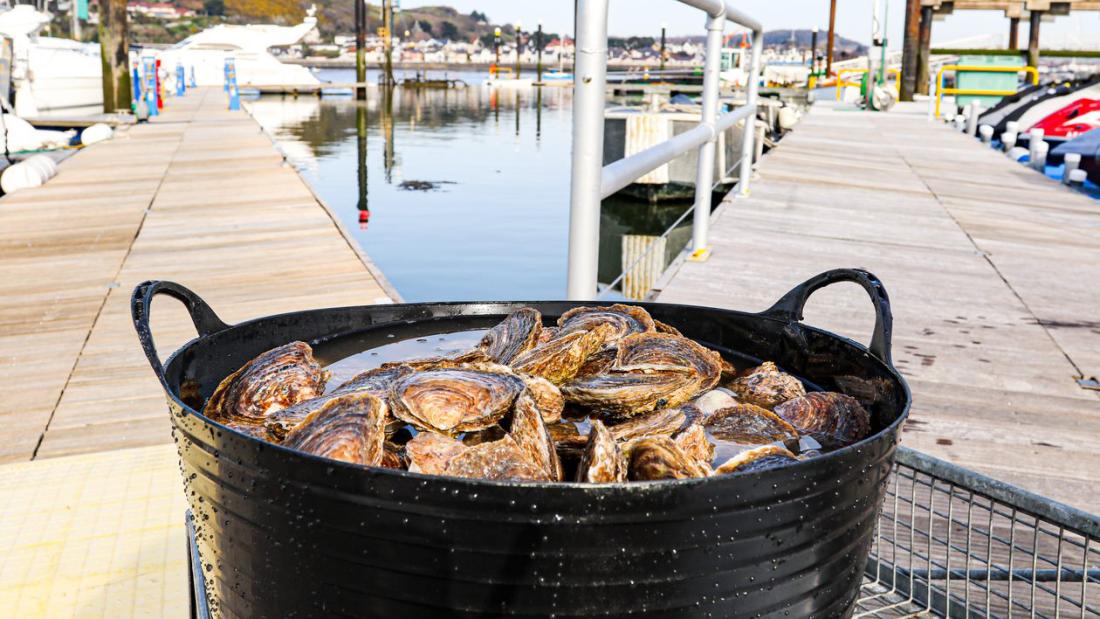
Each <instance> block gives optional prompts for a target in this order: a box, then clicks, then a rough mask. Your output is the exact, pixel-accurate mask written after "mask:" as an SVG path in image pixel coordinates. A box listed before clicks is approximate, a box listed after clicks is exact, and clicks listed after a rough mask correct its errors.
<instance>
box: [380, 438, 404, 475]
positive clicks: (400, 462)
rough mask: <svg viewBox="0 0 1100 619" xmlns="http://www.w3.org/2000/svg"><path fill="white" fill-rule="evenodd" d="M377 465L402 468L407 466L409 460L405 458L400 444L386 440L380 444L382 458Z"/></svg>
mask: <svg viewBox="0 0 1100 619" xmlns="http://www.w3.org/2000/svg"><path fill="white" fill-rule="evenodd" d="M378 466H381V467H384V468H387V469H400V470H404V469H407V468H409V461H408V459H406V458H405V454H404V450H403V449H402V448H401V447H400V446H398V445H394V444H393V443H390V442H387V443H385V444H384V445H383V446H382V460H381V461H380V462H379V463H378Z"/></svg>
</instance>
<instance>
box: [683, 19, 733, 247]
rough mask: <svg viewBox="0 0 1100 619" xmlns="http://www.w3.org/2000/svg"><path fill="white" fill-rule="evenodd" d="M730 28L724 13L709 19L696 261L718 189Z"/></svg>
mask: <svg viewBox="0 0 1100 619" xmlns="http://www.w3.org/2000/svg"><path fill="white" fill-rule="evenodd" d="M725 27H726V16H725V14H724V12H723V13H722V14H720V15H717V16H715V15H708V16H707V50H706V60H705V64H704V66H703V114H702V124H703V125H706V126H708V127H710V130H711V133H710V139H709V140H707V141H706V142H704V143H703V145H702V146H700V147H699V166H698V168H697V169H696V172H695V212H694V213H693V215H692V226H691V247H692V250H693V256H694V257H695V258H704V257H705V256H706V251H707V231H708V230H707V228H708V226H709V224H710V195H711V191H712V189H713V186H714V149H715V145H716V143H717V141H718V131H717V129H716V127H715V122H716V121H717V119H718V71H719V69H720V68H721V61H722V33H723V31H724V30H725Z"/></svg>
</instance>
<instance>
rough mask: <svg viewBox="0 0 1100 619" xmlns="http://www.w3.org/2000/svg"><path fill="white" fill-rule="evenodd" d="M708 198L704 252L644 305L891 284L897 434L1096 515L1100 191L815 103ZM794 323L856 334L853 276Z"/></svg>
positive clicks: (971, 143)
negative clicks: (902, 411) (827, 275)
mask: <svg viewBox="0 0 1100 619" xmlns="http://www.w3.org/2000/svg"><path fill="white" fill-rule="evenodd" d="M758 175H759V180H754V181H753V183H752V186H751V188H752V191H751V195H750V196H749V197H748V198H741V197H734V195H733V194H731V195H730V196H729V197H727V199H726V200H725V201H724V203H723V204H722V206H721V207H720V208H718V209H716V210H715V212H714V215H713V218H712V223H711V228H710V244H711V249H712V252H713V253H712V256H711V257H710V259H709V260H708V261H706V262H701V263H695V262H682V263H680V264H678V265H674V266H673V268H672V269H671V270H670V271H669V272H667V273H666V274H665V277H664V278H663V281H662V282H660V283H659V284H658V288H659V294H658V296H657V300H658V301H664V302H670V303H691V304H699V305H711V306H719V307H729V308H734V309H740V310H749V311H758V310H762V309H764V308H765V307H767V305H768V304H770V303H771V302H773V301H775V300H776V299H778V298H779V297H780V296H781V295H782V294H783V293H784V292H786V291H787V290H789V289H790V288H791V287H792V286H793V285H794V284H797V283H799V282H801V281H802V280H804V279H807V278H809V277H811V276H812V275H815V274H817V273H819V272H821V271H824V270H826V269H829V268H834V267H864V268H867V269H869V270H870V271H872V272H873V273H875V274H876V275H878V276H879V278H881V279H882V281H883V282H884V283H885V285H886V287H887V289H888V291H889V292H890V296H891V301H892V303H893V309H894V360H895V362H896V364H897V366H898V368H899V369H900V370H901V372H902V374H904V375H905V376H906V377H907V379H908V380H909V383H910V386H911V387H912V389H913V402H914V408H913V414H912V417H911V418H910V419H911V420H910V421H909V423H908V424H907V426H906V428H905V432H904V434H903V444H904V445H906V446H908V447H912V448H914V449H918V450H920V451H923V452H926V453H929V454H932V455H935V456H937V457H940V458H944V459H947V460H950V461H951V462H953V463H955V464H958V465H960V466H963V467H967V468H972V469H974V470H977V471H981V472H983V473H986V474H988V475H990V476H992V477H995V478H997V479H1002V480H1005V481H1007V482H1010V483H1014V484H1017V485H1020V486H1023V487H1024V488H1027V489H1030V490H1032V491H1035V492H1038V493H1040V494H1042V495H1044V496H1048V497H1050V498H1053V499H1057V500H1059V501H1063V502H1065V503H1069V504H1070V505H1074V506H1077V507H1080V508H1083V509H1085V510H1087V511H1090V512H1092V513H1097V512H1100V494H1098V493H1097V492H1096V488H1097V487H1098V485H1100V451H1098V450H1097V449H1096V445H1095V444H1094V443H1095V441H1094V440H1092V438H1091V437H1097V436H1100V392H1098V391H1092V390H1088V389H1085V388H1083V387H1082V385H1081V384H1079V382H1078V379H1079V378H1081V377H1082V376H1084V377H1085V378H1088V377H1093V376H1100V310H1098V309H1097V308H1100V284H1098V282H1100V203H1098V202H1097V201H1095V200H1091V199H1089V198H1088V197H1086V196H1084V195H1082V194H1079V193H1077V192H1075V191H1072V190H1070V189H1068V188H1065V187H1063V186H1061V185H1059V184H1058V182H1057V181H1054V180H1051V179H1049V178H1046V177H1044V176H1042V175H1040V174H1039V173H1038V172H1035V171H1033V170H1031V169H1029V168H1026V167H1024V166H1022V165H1020V164H1018V163H1015V162H1013V161H1010V160H1009V159H1008V158H1007V157H1005V156H1004V155H1003V154H1002V153H999V152H997V151H994V150H992V149H990V148H989V147H987V146H984V145H982V144H981V143H980V142H979V141H978V140H976V139H974V138H971V137H968V136H966V135H964V134H961V133H959V132H957V131H954V130H952V129H949V128H948V127H947V126H945V125H943V124H942V123H938V122H930V121H929V120H927V108H926V105H925V104H923V103H917V104H902V105H900V106H899V107H897V108H895V110H893V111H891V112H888V113H875V112H863V111H856V110H853V109H851V108H850V107H847V106H842V105H839V104H833V103H831V102H824V103H817V104H816V105H815V106H814V107H813V109H812V111H811V113H809V114H808V115H807V116H806V117H804V118H803V120H802V121H801V122H800V123H799V125H798V126H797V127H796V128H795V130H794V131H793V132H791V133H790V134H789V135H788V136H787V137H785V138H784V139H783V141H782V142H781V143H780V145H779V146H778V147H777V148H775V149H773V150H772V151H771V152H770V153H769V154H768V155H767V156H766V157H764V158H763V159H762V160H761V162H760V164H759V167H758ZM805 321H806V322H807V323H808V324H812V325H817V326H821V327H824V328H826V329H830V330H834V331H836V332H838V333H841V334H844V335H848V336H850V337H852V338H853V339H856V340H857V341H861V342H864V343H866V342H867V341H868V339H869V338H870V334H871V327H872V325H873V322H874V319H873V314H872V311H871V304H870V301H868V299H867V297H866V295H865V293H864V292H863V290H862V289H861V288H859V287H858V286H855V285H845V286H841V285H837V286H833V287H829V288H827V289H825V290H822V291H820V292H818V293H817V294H816V295H814V297H812V299H811V301H810V303H809V305H808V307H807V312H806V319H805Z"/></svg>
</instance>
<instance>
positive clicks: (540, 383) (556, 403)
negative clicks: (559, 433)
mask: <svg viewBox="0 0 1100 619" xmlns="http://www.w3.org/2000/svg"><path fill="white" fill-rule="evenodd" d="M520 378H521V379H523V383H524V384H525V385H527V393H529V394H531V397H533V398H534V399H535V404H537V405H538V407H539V412H540V413H542V420H543V421H545V422H546V423H554V422H555V421H558V420H559V419H561V413H562V411H563V410H564V409H565V397H564V396H562V394H561V390H560V389H558V388H557V386H556V385H554V383H552V382H550V381H548V380H546V379H545V378H543V377H541V376H527V375H523V376H520Z"/></svg>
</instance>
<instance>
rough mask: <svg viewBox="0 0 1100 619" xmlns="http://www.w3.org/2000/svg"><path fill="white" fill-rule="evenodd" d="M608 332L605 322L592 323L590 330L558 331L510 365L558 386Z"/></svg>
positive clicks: (596, 348) (568, 377)
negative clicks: (552, 337) (602, 323)
mask: <svg viewBox="0 0 1100 619" xmlns="http://www.w3.org/2000/svg"><path fill="white" fill-rule="evenodd" d="M610 331H611V326H609V325H596V326H595V328H594V329H592V330H591V331H572V332H569V333H559V334H558V336H557V337H555V338H554V339H552V340H550V341H549V342H546V343H545V344H542V345H541V346H538V347H537V348H534V349H532V350H529V351H527V352H525V353H523V354H522V355H520V356H518V357H516V358H515V359H513V360H512V368H513V369H514V370H515V371H516V372H519V373H521V374H530V375H532V376H541V377H543V378H545V379H546V380H548V381H550V382H552V383H554V384H555V385H560V384H562V383H563V382H565V381H567V380H569V379H570V378H573V376H575V375H576V374H577V370H579V369H580V368H581V366H582V365H584V362H585V361H586V360H587V359H588V357H589V356H590V355H591V354H592V353H594V352H596V351H597V350H599V349H600V347H601V346H603V343H604V340H605V339H606V338H607V334H608V333H610Z"/></svg>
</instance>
